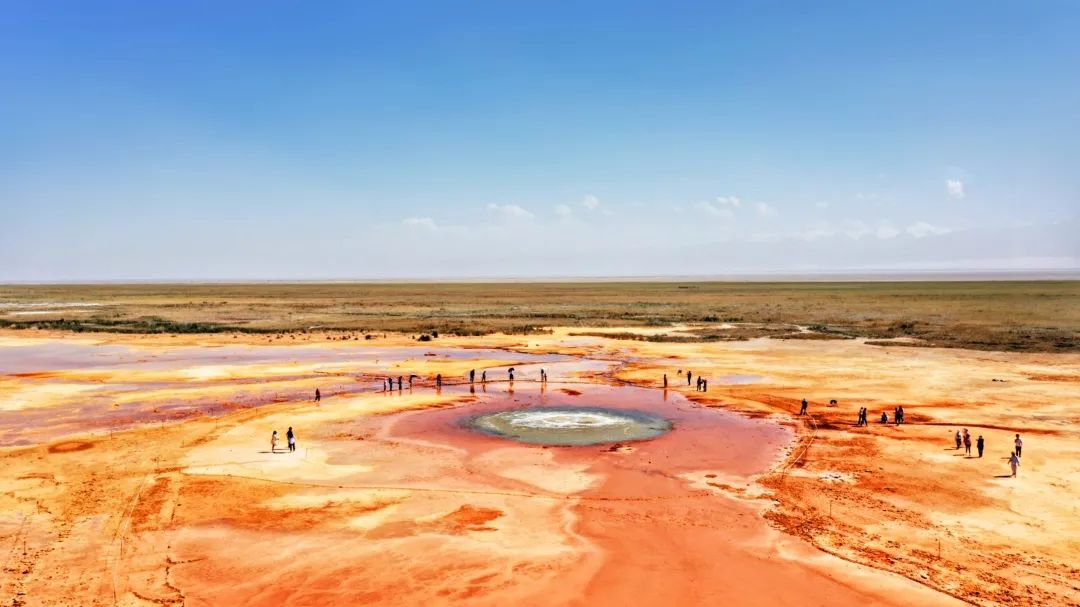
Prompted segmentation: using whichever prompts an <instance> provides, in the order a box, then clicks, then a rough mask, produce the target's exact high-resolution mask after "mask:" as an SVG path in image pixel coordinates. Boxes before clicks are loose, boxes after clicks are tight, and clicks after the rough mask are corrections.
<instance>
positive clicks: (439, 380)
mask: <svg viewBox="0 0 1080 607" xmlns="http://www.w3.org/2000/svg"><path fill="white" fill-rule="evenodd" d="M506 375H507V379H509V380H510V381H514V368H513V367H510V368H509V369H507V370H506ZM415 379H419V376H418V375H416V374H412V375H409V376H408V385H409V389H410V390H411V389H412V387H413V380H415ZM487 380H488V378H487V370H481V371H480V383H482V384H486V383H487ZM405 381H406V377H405V376H403V375H399V376H398V377H397V379H396V380H395V379H394V378H393V377H387V378H386V381H385V383H384V384H383V391H384V392H385V391H389V392H393V391H394V389H395V385H396V388H397V390H398V391H399V392H400V391H402V390H403V389H404V388H405ZM547 381H548V374H547V371H546V370H545V369H540V382H541V383H547ZM474 383H476V369H470V370H469V384H470V385H471V384H474ZM442 385H443V377H442V373H436V374H435V387H436V388H442ZM321 398H322V397H321V395H320V393H319V390H318V389H316V390H315V402H319V400H320V399H321Z"/></svg>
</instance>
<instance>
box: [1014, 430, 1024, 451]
mask: <svg viewBox="0 0 1080 607" xmlns="http://www.w3.org/2000/svg"><path fill="white" fill-rule="evenodd" d="M1013 444H1014V445H1016V450H1015V451H1014V453H1016V457H1020V451H1021V450H1022V449H1023V448H1024V441H1022V440H1020V435H1019V434H1017V435H1016V440H1014V441H1013Z"/></svg>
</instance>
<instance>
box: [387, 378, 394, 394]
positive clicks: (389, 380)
mask: <svg viewBox="0 0 1080 607" xmlns="http://www.w3.org/2000/svg"><path fill="white" fill-rule="evenodd" d="M386 386H387V387H388V388H389V389H390V391H391V392H393V391H394V378H393V377H387V378H386Z"/></svg>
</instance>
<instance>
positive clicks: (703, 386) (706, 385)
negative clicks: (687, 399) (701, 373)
mask: <svg viewBox="0 0 1080 607" xmlns="http://www.w3.org/2000/svg"><path fill="white" fill-rule="evenodd" d="M701 391H702V392H708V391H709V380H707V379H703V380H701Z"/></svg>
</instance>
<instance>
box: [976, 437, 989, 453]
mask: <svg viewBox="0 0 1080 607" xmlns="http://www.w3.org/2000/svg"><path fill="white" fill-rule="evenodd" d="M985 445H986V441H984V440H983V437H982V434H980V435H979V438H978V440H976V441H975V448H976V449H978V450H979V457H982V452H983V446H985Z"/></svg>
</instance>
